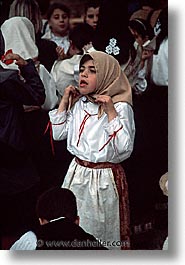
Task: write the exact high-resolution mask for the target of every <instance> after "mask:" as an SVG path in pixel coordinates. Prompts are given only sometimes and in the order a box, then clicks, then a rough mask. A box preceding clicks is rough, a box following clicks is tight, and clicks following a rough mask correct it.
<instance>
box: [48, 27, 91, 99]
mask: <svg viewBox="0 0 185 265" xmlns="http://www.w3.org/2000/svg"><path fill="white" fill-rule="evenodd" d="M93 35H94V30H93V28H92V27H91V26H89V25H88V24H85V23H82V24H79V25H77V26H75V27H74V28H73V29H71V30H70V31H69V39H70V47H69V50H68V56H69V57H70V58H69V59H65V60H57V61H56V62H55V63H54V65H53V67H52V70H51V75H52V76H53V78H54V80H55V82H56V85H57V91H58V92H59V95H60V96H63V94H64V90H65V88H66V87H67V86H69V85H74V86H78V77H79V62H80V59H81V58H82V56H83V54H84V53H86V52H89V51H92V50H94V49H93V46H92V40H93Z"/></svg>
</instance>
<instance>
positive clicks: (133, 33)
mask: <svg viewBox="0 0 185 265" xmlns="http://www.w3.org/2000/svg"><path fill="white" fill-rule="evenodd" d="M129 29H130V32H131V34H132V35H133V37H134V38H135V41H136V42H137V43H138V44H139V45H140V46H142V45H143V44H144V43H145V42H146V41H147V40H148V39H146V38H144V39H143V38H142V36H141V35H140V34H139V33H138V32H137V31H136V30H134V29H131V28H129Z"/></svg>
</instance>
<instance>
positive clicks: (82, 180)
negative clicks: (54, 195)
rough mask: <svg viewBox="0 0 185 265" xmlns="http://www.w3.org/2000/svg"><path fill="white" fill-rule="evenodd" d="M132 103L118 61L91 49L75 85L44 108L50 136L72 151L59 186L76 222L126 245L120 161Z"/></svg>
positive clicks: (111, 243) (130, 128) (130, 131)
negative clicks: (69, 195) (71, 199)
mask: <svg viewBox="0 0 185 265" xmlns="http://www.w3.org/2000/svg"><path fill="white" fill-rule="evenodd" d="M131 103H132V99H131V88H130V85H129V83H128V81H127V79H126V77H125V75H124V74H123V72H122V70H121V68H120V65H119V63H118V61H117V60H116V59H115V58H114V57H112V56H110V55H108V54H106V53H104V52H99V51H93V52H90V53H89V54H85V55H84V56H83V57H82V59H81V61H80V74H79V88H78V90H76V89H75V87H73V86H71V85H70V86H68V87H67V88H66V90H65V92H64V95H63V97H62V100H61V103H60V105H59V108H58V110H53V111H50V113H49V115H50V121H51V123H52V130H53V138H54V139H55V140H62V139H65V138H67V148H68V150H69V152H71V153H72V154H73V155H74V156H75V158H74V159H73V161H72V162H71V164H70V166H69V169H68V172H67V174H66V176H65V179H64V183H63V187H65V188H68V189H70V190H72V191H73V192H74V194H75V195H76V197H77V204H78V209H79V216H80V220H81V222H80V225H81V226H82V227H83V228H84V229H85V230H86V231H87V232H89V233H92V234H93V235H94V236H95V237H96V238H99V239H100V240H101V241H106V242H105V244H106V247H108V248H115V247H117V248H120V247H122V248H123V249H129V247H130V240H129V207H128V190H127V182H126V177H125V174H124V171H123V169H122V167H121V166H120V164H119V163H120V162H121V161H123V160H125V159H127V158H128V157H129V156H130V154H131V152H132V149H133V143H134V135H135V125H134V118H133V111H132V107H131ZM71 106H72V107H71ZM69 109H70V110H69Z"/></svg>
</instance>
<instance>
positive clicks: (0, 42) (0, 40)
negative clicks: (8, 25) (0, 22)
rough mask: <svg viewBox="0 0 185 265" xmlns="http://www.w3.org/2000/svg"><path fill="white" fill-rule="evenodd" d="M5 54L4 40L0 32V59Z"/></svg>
mask: <svg viewBox="0 0 185 265" xmlns="http://www.w3.org/2000/svg"><path fill="white" fill-rule="evenodd" d="M4 52H5V43H4V38H3V34H2V31H1V30H0V58H1V56H2V55H3V54H4Z"/></svg>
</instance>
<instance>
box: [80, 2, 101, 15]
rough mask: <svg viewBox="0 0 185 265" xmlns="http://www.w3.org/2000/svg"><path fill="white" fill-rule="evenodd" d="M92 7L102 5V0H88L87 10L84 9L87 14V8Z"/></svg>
mask: <svg viewBox="0 0 185 265" xmlns="http://www.w3.org/2000/svg"><path fill="white" fill-rule="evenodd" d="M90 7H94V8H97V7H100V0H89V1H87V3H86V4H85V10H84V11H85V14H86V12H87V9H88V8H90Z"/></svg>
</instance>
